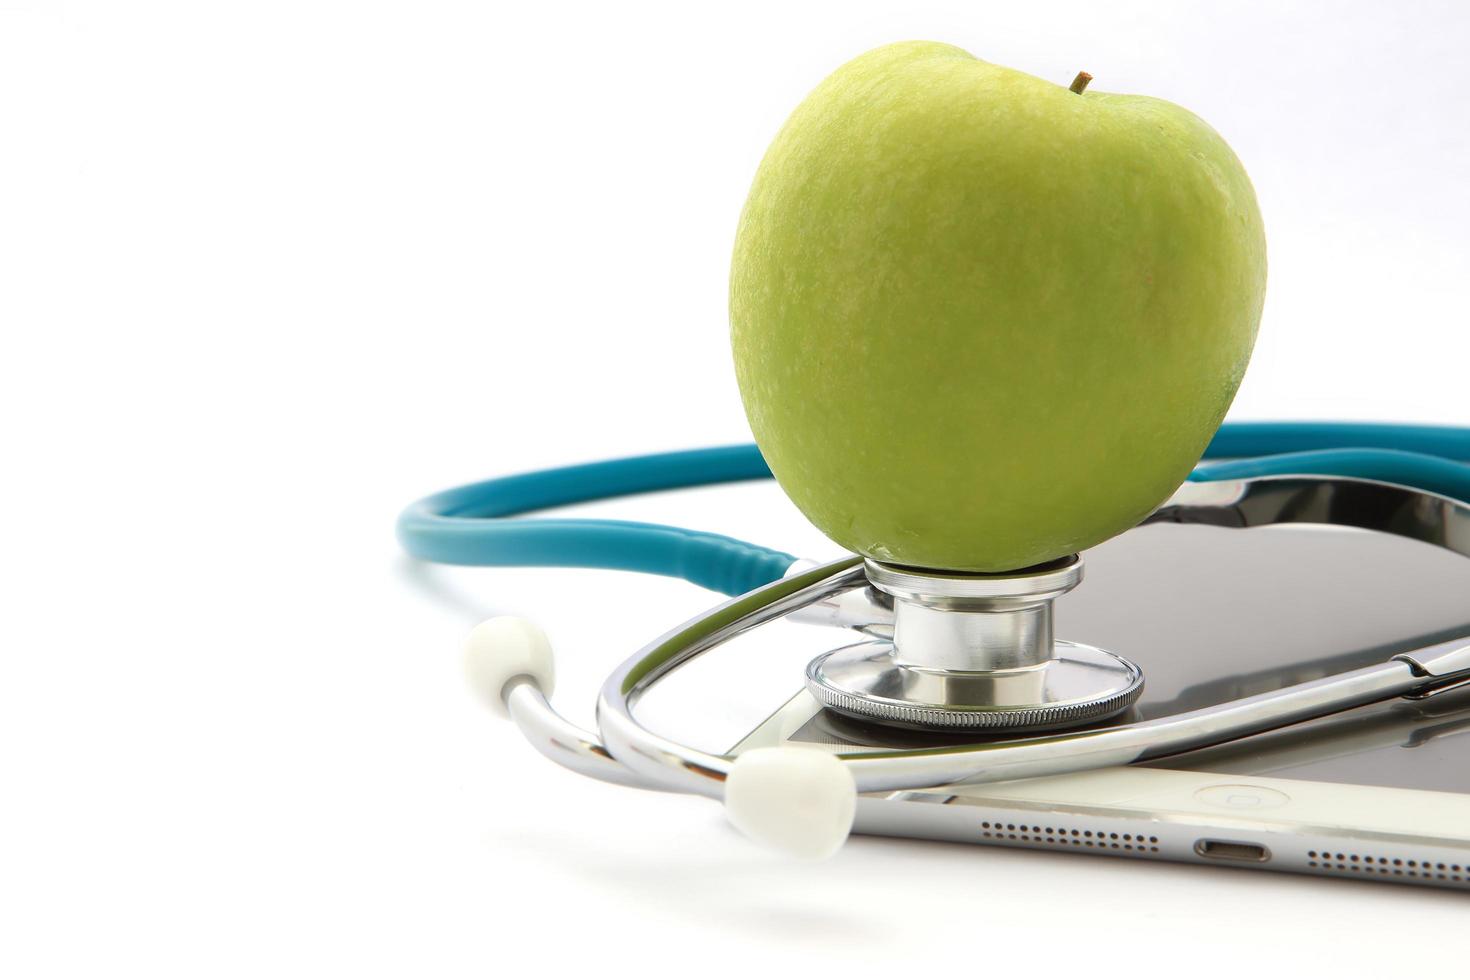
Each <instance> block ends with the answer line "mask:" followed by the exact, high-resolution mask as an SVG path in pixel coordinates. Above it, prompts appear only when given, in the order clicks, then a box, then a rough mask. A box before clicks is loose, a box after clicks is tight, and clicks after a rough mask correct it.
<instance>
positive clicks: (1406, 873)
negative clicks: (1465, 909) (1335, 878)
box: [1307, 851, 1470, 882]
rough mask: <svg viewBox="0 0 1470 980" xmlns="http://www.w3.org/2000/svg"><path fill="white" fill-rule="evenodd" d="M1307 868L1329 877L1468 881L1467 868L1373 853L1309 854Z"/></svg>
mask: <svg viewBox="0 0 1470 980" xmlns="http://www.w3.org/2000/svg"><path fill="white" fill-rule="evenodd" d="M1307 867H1308V868H1313V869H1315V870H1318V871H1323V872H1327V873H1329V874H1356V875H1378V876H1381V877H1385V878H1418V879H1421V880H1424V879H1428V880H1431V881H1458V882H1464V881H1470V866H1467V865H1461V864H1450V863H1448V862H1445V861H1435V860H1433V859H1429V858H1425V859H1414V858H1396V857H1382V856H1380V855H1376V854H1346V853H1342V852H1340V851H1308V852H1307Z"/></svg>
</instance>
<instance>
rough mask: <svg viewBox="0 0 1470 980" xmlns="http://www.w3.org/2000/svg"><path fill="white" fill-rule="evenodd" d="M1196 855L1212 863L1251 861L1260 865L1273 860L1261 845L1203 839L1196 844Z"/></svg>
mask: <svg viewBox="0 0 1470 980" xmlns="http://www.w3.org/2000/svg"><path fill="white" fill-rule="evenodd" d="M1194 853H1196V854H1198V855H1199V856H1200V857H1202V858H1209V859H1210V860H1212V861H1251V862H1254V863H1256V864H1260V863H1261V862H1263V861H1269V860H1271V852H1270V851H1268V850H1266V848H1264V847H1262V846H1261V845H1260V844H1248V843H1245V842H1244V841H1238V840H1210V839H1209V838H1201V839H1200V840H1197V841H1195V842H1194Z"/></svg>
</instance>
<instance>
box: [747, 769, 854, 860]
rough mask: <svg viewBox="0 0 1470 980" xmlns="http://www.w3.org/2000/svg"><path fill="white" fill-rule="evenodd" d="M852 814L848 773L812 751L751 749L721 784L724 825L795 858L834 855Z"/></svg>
mask: <svg viewBox="0 0 1470 980" xmlns="http://www.w3.org/2000/svg"><path fill="white" fill-rule="evenodd" d="M856 810H857V784H856V783H854V782H853V778H852V773H850V772H848V771H847V767H846V766H845V765H843V764H842V760H840V759H838V758H837V757H836V756H833V755H829V754H828V753H826V752H821V751H818V750H816V749H800V748H794V747H785V746H783V747H775V748H765V749H751V750H750V751H748V752H743V753H741V754H740V755H739V756H738V757H737V758H736V759H735V765H734V766H733V767H731V769H730V775H729V776H727V777H726V778H725V816H726V817H727V818H728V819H729V821H730V822H731V823H732V824H734V825H735V826H736V827H737V828H738V829H739V830H740V832H741V833H743V834H745V836H747V837H749V838H750V839H751V840H754V841H756V842H757V843H760V844H764V845H766V846H768V847H773V848H775V849H776V850H778V851H782V852H783V853H786V854H790V855H793V856H795V857H802V858H809V859H812V860H819V859H821V858H826V857H831V856H832V855H833V854H836V853H837V850H838V848H840V847H841V846H842V842H843V841H845V840H847V835H848V834H849V833H851V832H852V818H853V815H854V813H855V812H856Z"/></svg>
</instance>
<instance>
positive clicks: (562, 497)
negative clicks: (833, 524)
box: [398, 422, 1470, 595]
mask: <svg viewBox="0 0 1470 980" xmlns="http://www.w3.org/2000/svg"><path fill="white" fill-rule="evenodd" d="M1204 458H1205V459H1206V460H1219V461H1218V462H1208V463H1202V464H1201V465H1200V466H1199V467H1197V468H1196V469H1195V471H1194V472H1193V473H1192V474H1190V477H1189V479H1190V480H1191V481H1196V482H1198V481H1206V480H1239V479H1252V478H1255V477H1261V476H1284V475H1311V476H1346V477H1355V478H1358V479H1367V480H1380V481H1383V482H1386V483H1398V484H1403V485H1406V486H1411V487H1416V488H1418V489H1421V490H1426V491H1429V492H1430V493H1436V494H1440V495H1442V496H1447V497H1453V498H1455V499H1457V500H1463V501H1470V466H1467V465H1465V464H1466V462H1467V461H1470V428H1456V427H1451V426H1427V425H1396V424H1386V423H1385V424H1380V423H1358V422H1227V423H1225V424H1224V425H1222V426H1221V427H1220V430H1219V432H1217V433H1216V435H1215V438H1214V439H1213V440H1212V441H1211V442H1210V445H1209V447H1208V448H1207V449H1206V450H1205V454H1204ZM770 475H771V471H770V469H769V468H768V467H767V466H766V463H765V460H764V459H762V458H761V455H760V451H759V450H758V449H757V448H756V447H755V445H754V444H753V443H745V444H741V445H735V446H719V447H715V448H712V449H692V450H687V451H684V452H673V453H657V454H654V455H650V456H634V457H630V458H626V459H613V460H607V461H605V462H599V463H586V464H583V465H579V466H564V467H560V468H558V469H552V470H541V471H538V472H534V473H522V474H518V475H515V476H507V477H501V478H499V479H495V480H486V481H484V482H482V483H473V484H470V485H468V486H463V487H457V488H455V489H453V490H446V491H444V492H443V493H439V494H435V495H434V496H432V497H427V498H425V499H423V500H420V501H418V502H417V503H415V504H413V505H411V506H410V507H408V508H407V509H406V510H405V511H404V512H403V514H402V515H401V516H400V517H399V519H398V539H399V541H400V542H401V543H402V544H403V547H404V549H405V550H406V551H407V552H408V553H409V554H411V555H413V556H414V557H416V558H421V559H424V560H427V561H435V562H443V563H446V564H452V565H500V566H559V567H571V568H606V569H615V570H622V571H634V572H648V573H652V574H655V575H668V576H673V577H675V578H682V579H685V580H687V581H689V582H693V583H694V584H696V585H700V586H703V587H704V588H708V589H713V590H715V591H717V592H723V593H725V594H727V595H739V594H741V593H744V592H748V591H750V590H751V589H754V588H757V587H759V586H761V585H765V584H766V583H768V582H773V581H775V580H776V579H778V578H780V577H781V576H783V575H785V574H786V571H787V569H788V568H790V566H791V563H792V562H794V561H795V560H796V559H795V558H794V557H793V556H792V555H789V554H787V553H786V552H784V551H776V550H774V549H771V548H763V547H761V546H760V545H754V544H750V543H748V542H744V541H738V540H736V539H734V538H728V537H725V536H724V535H720V534H711V533H708V532H704V531H692V530H688V529H685V528H679V527H669V526H666V525H662V524H643V523H638V522H634V521H614V520H594V519H578V518H529V519H528V518H524V517H523V516H522V515H525V514H528V513H531V512H533V511H537V510H543V509H546V508H549V507H560V506H565V505H568V504H577V503H588V502H591V501H595V500H607V499H611V498H615V497H624V496H629V495H632V494H638V493H651V492H654V491H658V490H677V489H681V488H687V487H697V486H709V485H713V484H720V483H733V482H737V481H743V480H761V479H768V478H769V477H770ZM508 518H515V519H514V520H511V519H508Z"/></svg>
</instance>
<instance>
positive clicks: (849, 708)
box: [806, 555, 1143, 732]
mask: <svg viewBox="0 0 1470 980" xmlns="http://www.w3.org/2000/svg"><path fill="white" fill-rule="evenodd" d="M865 564H866V571H867V576H868V582H869V584H870V585H872V586H873V587H874V588H875V589H877V590H878V591H879V592H882V593H884V594H886V595H887V596H889V597H891V599H892V601H893V634H892V638H891V639H876V640H869V641H866V642H863V643H858V644H854V645H851V646H846V647H842V648H841V649H838V650H833V651H832V652H830V653H826V654H823V655H822V656H820V657H818V658H817V659H815V660H813V661H812V662H811V663H810V664H809V665H808V666H807V671H806V686H807V690H808V691H809V692H810V693H811V694H812V696H813V697H814V698H815V699H816V700H817V701H818V702H819V703H821V704H822V705H823V706H824V707H826V708H828V709H830V710H832V711H835V712H837V713H839V714H843V715H847V716H849V717H852V718H856V719H859V720H863V721H869V722H878V723H880V724H885V725H896V726H901V727H907V728H920V729H926V730H931V731H932V730H935V729H942V730H952V731H957V732H958V731H997V732H1000V731H1005V732H1024V731H1039V730H1045V729H1056V728H1064V727H1069V726H1072V725H1081V724H1085V723H1088V722H1094V721H1099V720H1101V719H1105V718H1109V717H1112V716H1114V715H1117V714H1119V713H1121V712H1123V711H1125V710H1127V709H1128V708H1129V707H1130V706H1132V704H1133V703H1134V702H1135V701H1136V700H1138V696H1139V694H1141V693H1142V692H1143V672H1142V671H1141V670H1139V668H1138V667H1137V666H1136V665H1135V664H1133V663H1131V662H1129V661H1128V660H1125V659H1123V658H1122V657H1119V656H1117V655H1116V654H1113V653H1109V652H1108V651H1106V650H1100V649H1098V648H1097V647H1092V646H1087V645H1084V644H1080V643H1071V642H1068V641H1066V640H1058V639H1056V638H1055V636H1054V634H1053V630H1052V602H1053V601H1054V600H1055V599H1057V598H1058V597H1059V596H1061V595H1064V594H1065V593H1067V592H1069V591H1071V589H1073V588H1074V587H1075V586H1076V585H1077V584H1078V583H1079V582H1081V581H1082V558H1081V556H1079V555H1072V556H1070V557H1067V558H1064V559H1061V560H1059V561H1056V562H1052V563H1050V564H1048V565H1043V566H1038V567H1036V568H1030V569H1026V570H1023V571H1020V572H1014V573H1008V574H999V575H985V574H973V575H967V574H957V573H951V572H933V571H928V570H921V569H910V568H902V567H898V566H893V565H886V564H883V563H881V562H877V561H872V560H868V561H867V562H866V563H865Z"/></svg>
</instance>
